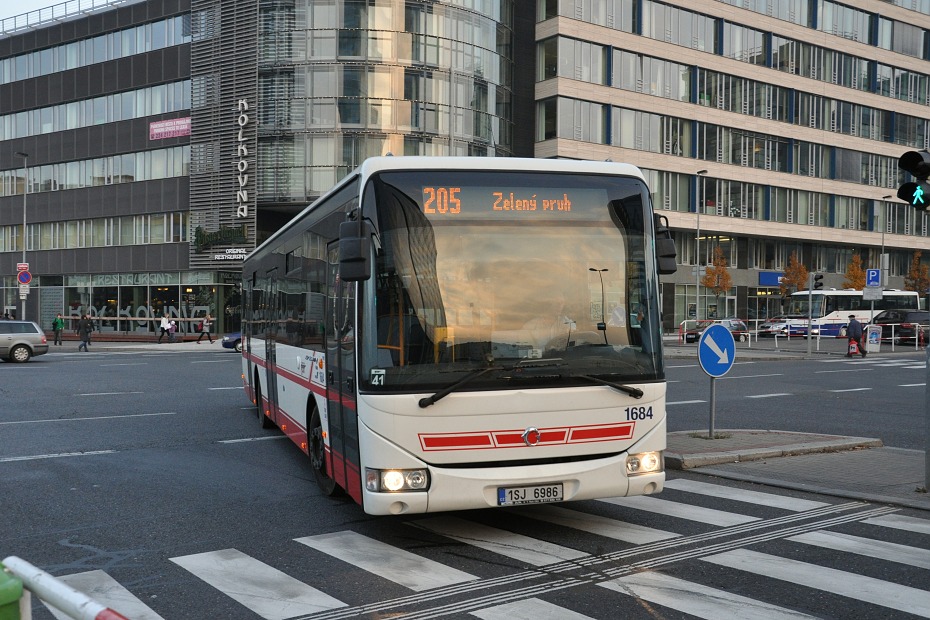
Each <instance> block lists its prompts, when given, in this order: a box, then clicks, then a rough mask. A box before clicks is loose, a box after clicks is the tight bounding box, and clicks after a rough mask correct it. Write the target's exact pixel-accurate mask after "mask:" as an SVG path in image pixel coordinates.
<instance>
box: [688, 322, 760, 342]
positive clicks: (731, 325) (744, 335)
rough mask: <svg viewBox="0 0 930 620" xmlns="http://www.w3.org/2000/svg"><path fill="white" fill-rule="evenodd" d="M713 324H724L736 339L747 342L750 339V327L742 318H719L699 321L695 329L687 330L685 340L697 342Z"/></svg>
mask: <svg viewBox="0 0 930 620" xmlns="http://www.w3.org/2000/svg"><path fill="white" fill-rule="evenodd" d="M711 325H723V326H724V327H726V328H727V329H729V330H730V333H732V334H733V339H734V340H739V341H740V342H745V341H747V340H749V327H747V326H746V323H744V322H743V321H742V320H741V319H719V320H717V321H698V322H697V325H696V326H695V327H694V328H693V329H689V330H688V331H686V332H685V342H697V341H698V340H700V339H701V334H703V333H704V330H706V329H707V328H708V327H710V326H711Z"/></svg>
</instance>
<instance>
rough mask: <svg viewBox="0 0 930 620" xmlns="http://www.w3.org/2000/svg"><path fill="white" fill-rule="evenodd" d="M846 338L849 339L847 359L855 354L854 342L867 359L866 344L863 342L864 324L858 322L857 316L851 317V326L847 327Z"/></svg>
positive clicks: (851, 315) (852, 315)
mask: <svg viewBox="0 0 930 620" xmlns="http://www.w3.org/2000/svg"><path fill="white" fill-rule="evenodd" d="M846 336H847V337H849V342H847V343H846V344H847V348H846V357H852V352H853V350H854V349H853V342H855V343H856V348H857V349H859V353H861V354H862V357H865V355H866V353H865V343H863V342H862V323H860V322H859V321H857V320H856V315H855V314H850V315H849V325H848V326H847V327H846Z"/></svg>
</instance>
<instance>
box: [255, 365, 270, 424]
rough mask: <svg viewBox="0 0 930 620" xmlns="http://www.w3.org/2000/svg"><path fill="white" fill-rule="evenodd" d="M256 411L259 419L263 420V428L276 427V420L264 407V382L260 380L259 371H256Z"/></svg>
mask: <svg viewBox="0 0 930 620" xmlns="http://www.w3.org/2000/svg"><path fill="white" fill-rule="evenodd" d="M255 413H257V414H258V421H259V422H261V425H262V428H274V422H272V421H271V419H270V418H269V417H268V416H266V415H265V411H264V407H262V384H261V382H260V381H259V380H258V373H257V372H256V373H255Z"/></svg>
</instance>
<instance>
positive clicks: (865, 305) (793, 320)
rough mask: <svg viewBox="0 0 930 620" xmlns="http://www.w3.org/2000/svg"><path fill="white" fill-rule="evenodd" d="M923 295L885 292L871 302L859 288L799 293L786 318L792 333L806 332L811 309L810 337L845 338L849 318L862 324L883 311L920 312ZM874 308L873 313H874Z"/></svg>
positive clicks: (896, 291)
mask: <svg viewBox="0 0 930 620" xmlns="http://www.w3.org/2000/svg"><path fill="white" fill-rule="evenodd" d="M919 305H920V295H918V294H917V292H916V291H899V290H892V289H886V290H883V291H882V298H881V299H878V300H875V301H868V300H864V299H863V298H862V291H861V290H856V289H839V290H837V289H834V290H830V289H828V290H819V291H813V292H812V293H808V291H798V292H796V293H793V294H792V295H791V300H790V302H789V305H788V312H787V316H788V317H789V323H790V329H791V333H792V334H806V333H807V316H808V309H810V316H811V334H813V335H814V336H818V335H819V336H823V337H845V336H846V326H847V325H848V324H849V315H851V314H853V315H855V316H856V320H857V321H859V322H860V323H862V324H865V323H868V322H870V321H871V320H872V318H873V316H874V314H878V313H879V312H881V311H882V310H891V309H903V310H917V309H918V307H919ZM873 307H874V314H873Z"/></svg>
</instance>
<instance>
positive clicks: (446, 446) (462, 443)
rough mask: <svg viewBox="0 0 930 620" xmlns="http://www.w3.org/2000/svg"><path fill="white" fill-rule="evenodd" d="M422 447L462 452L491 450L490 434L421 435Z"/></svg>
mask: <svg viewBox="0 0 930 620" xmlns="http://www.w3.org/2000/svg"><path fill="white" fill-rule="evenodd" d="M420 445H421V446H422V447H423V449H424V450H461V449H463V448H464V449H477V448H490V447H491V445H492V442H491V435H490V433H477V434H476V433H469V434H460V435H420Z"/></svg>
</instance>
